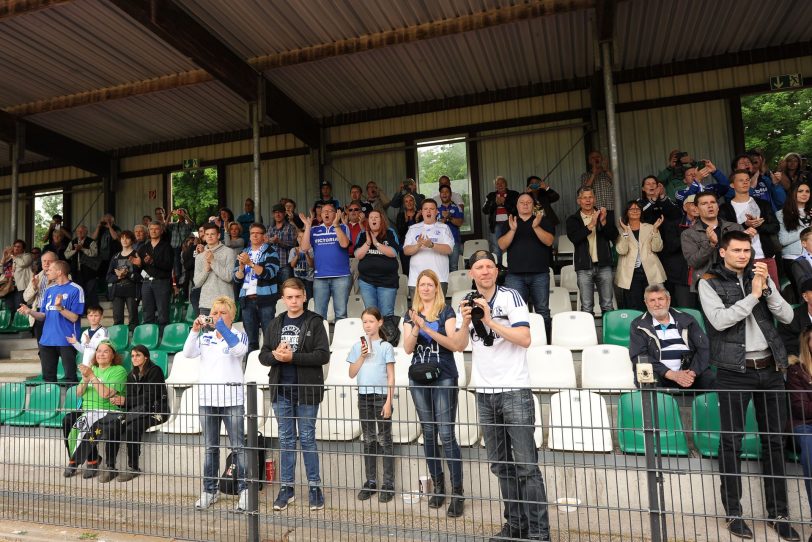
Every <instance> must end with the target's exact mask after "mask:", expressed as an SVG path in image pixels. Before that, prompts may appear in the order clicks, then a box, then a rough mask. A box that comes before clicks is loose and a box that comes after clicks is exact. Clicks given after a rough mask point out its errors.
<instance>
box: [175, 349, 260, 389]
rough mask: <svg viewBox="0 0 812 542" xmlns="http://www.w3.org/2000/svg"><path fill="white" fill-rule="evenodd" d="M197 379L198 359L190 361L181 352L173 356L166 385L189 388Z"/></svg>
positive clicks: (198, 371) (198, 372)
mask: <svg viewBox="0 0 812 542" xmlns="http://www.w3.org/2000/svg"><path fill="white" fill-rule="evenodd" d="M249 359H250V356H249ZM199 378H200V358H199V357H197V358H191V359H190V358H187V357H186V356H184V355H183V353H182V352H178V353H177V354H175V356H174V357H173V358H172V370H171V371H170V373H169V376H168V377H166V383H167V384H169V385H170V386H175V387H183V386H190V385H192V384H196V383H197V382H198V380H199ZM266 380H267V379H266Z"/></svg>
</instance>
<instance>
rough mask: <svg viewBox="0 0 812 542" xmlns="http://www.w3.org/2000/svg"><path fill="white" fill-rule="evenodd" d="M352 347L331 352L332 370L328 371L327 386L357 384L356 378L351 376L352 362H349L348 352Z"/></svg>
mask: <svg viewBox="0 0 812 542" xmlns="http://www.w3.org/2000/svg"><path fill="white" fill-rule="evenodd" d="M349 352H350V349H349V348H344V349H339V350H333V352H332V353H331V354H330V371H329V372H328V373H327V380H326V381H325V382H324V384H325V385H327V386H330V385H332V386H351V385H353V384H355V379H354V378H350V364H349V363H347V354H349Z"/></svg>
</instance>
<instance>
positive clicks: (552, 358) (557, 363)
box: [527, 346, 577, 391]
mask: <svg viewBox="0 0 812 542" xmlns="http://www.w3.org/2000/svg"><path fill="white" fill-rule="evenodd" d="M527 363H528V366H529V367H530V386H531V387H532V388H533V390H536V391H538V390H544V391H548V390H554V391H558V390H560V389H562V388H575V387H576V386H577V384H576V379H575V364H574V363H573V361H572V352H571V351H570V350H569V349H568V348H564V347H563V346H530V349H529V350H528V351H527Z"/></svg>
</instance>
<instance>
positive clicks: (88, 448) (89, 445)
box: [62, 410, 101, 467]
mask: <svg viewBox="0 0 812 542" xmlns="http://www.w3.org/2000/svg"><path fill="white" fill-rule="evenodd" d="M82 414H84V412H83V411H81V410H75V411H73V412H68V413H67V414H65V417H64V418H62V434H63V435H65V449H66V450H67V451H68V457H70V460H71V461H72V462H74V463H76V466H77V467H78V466H79V465H81V464H83V463H84V462H85V461H88V462H90V463H98V462H99V460H101V457H100V456H99V450H98V449H97V448H96V439H95V437H94V440H92V441H91V440H88V439H82V441H81V442H80V443H79V445H78V446H77V447H76V449H75V450H74V451H73V455H71V453H70V447H69V446H68V435H70V432H71V429H73V424H75V423H76V420H78V419H79V418H80V417H81V416H82ZM99 421H101V420H99ZM99 425H100V424H99V422H96V423H95V424H93V425H92V426H91V432H92V431H93V430H94V429H97V428H98V427H99Z"/></svg>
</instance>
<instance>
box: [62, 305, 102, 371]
mask: <svg viewBox="0 0 812 542" xmlns="http://www.w3.org/2000/svg"><path fill="white" fill-rule="evenodd" d="M103 315H104V309H102V308H101V307H99V306H92V307H88V308H87V321H88V323H89V324H90V327H89V328H87V329H86V330H85V331H84V332H83V333H82V336H81V337H80V338H79V340H78V341H77V340H76V336H75V335H72V336H70V337H68V342H69V343H71V344H72V345H73V347H74V348H75V349H76V350H78V351H79V352H81V353H82V365H87V366H88V367H90V366H91V364H92V362H93V355H94V354H95V353H96V347H97V346H99V343H100V342H102V341H103V340H104V339H107V338H108V334H107V328H106V327H104V326H102V325H101V319H102V316H103Z"/></svg>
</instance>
